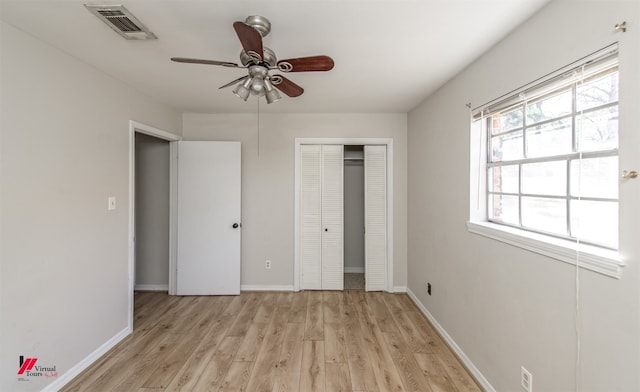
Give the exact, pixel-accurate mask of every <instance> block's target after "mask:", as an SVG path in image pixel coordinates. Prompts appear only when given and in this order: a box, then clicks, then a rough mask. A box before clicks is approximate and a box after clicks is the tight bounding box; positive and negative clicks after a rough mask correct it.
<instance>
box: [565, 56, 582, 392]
mask: <svg viewBox="0 0 640 392" xmlns="http://www.w3.org/2000/svg"><path fill="white" fill-rule="evenodd" d="M584 71H585V66H584V65H583V66H582V68H581V70H580V72H581V78H580V80H579V81H578V82H577V83H576V90H577V87H578V86H579V85H580V84H582V83H584ZM574 97H576V98H574V101H575V100H577V93H576V94H574ZM575 105H576V108H577V102H575ZM583 114H584V109H582V110H580V115H579V116H580V119H581V120H582V116H583ZM576 125H577V124H575V125H574V126H576ZM580 127H581V128H582V121H580ZM581 130H582V129H579V130H578V129H576V132H574V135H575V136H576V137H578V138H577V140H576V141H575V143H576V144H575V145H576V148H577V149H578V152H579V155H578V184H577V185H578V200H577V201H578V206H579V209H578V213H577V215H576V217H575V222H576V233H577V235H576V276H575V287H576V292H575V296H576V309H575V329H576V374H575V379H576V380H575V382H576V392H579V391H580V356H581V349H582V347H581V345H582V326H581V313H580V237H581V233H580V218H581V217H582V210H583V209H584V206H583V205H582V148H581V146H580V139H579V135H580V132H577V131H581ZM569 170H570V168H569Z"/></svg>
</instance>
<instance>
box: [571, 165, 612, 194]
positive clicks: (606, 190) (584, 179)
mask: <svg viewBox="0 0 640 392" xmlns="http://www.w3.org/2000/svg"><path fill="white" fill-rule="evenodd" d="M571 196H575V197H578V196H582V197H601V198H608V199H617V198H618V157H602V158H589V159H582V160H578V159H574V160H572V161H571Z"/></svg>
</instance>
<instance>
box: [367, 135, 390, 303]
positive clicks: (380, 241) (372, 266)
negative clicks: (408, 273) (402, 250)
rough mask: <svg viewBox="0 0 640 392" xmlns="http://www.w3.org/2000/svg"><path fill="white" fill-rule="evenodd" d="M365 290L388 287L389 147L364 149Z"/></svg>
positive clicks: (378, 289) (379, 289) (377, 289)
mask: <svg viewBox="0 0 640 392" xmlns="http://www.w3.org/2000/svg"><path fill="white" fill-rule="evenodd" d="M364 205H365V207H364V208H365V210H364V211H365V212H364V216H365V237H364V243H365V249H364V257H365V290H366V291H381V290H386V288H387V281H386V278H387V272H386V271H387V146H364Z"/></svg>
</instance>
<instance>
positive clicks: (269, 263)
mask: <svg viewBox="0 0 640 392" xmlns="http://www.w3.org/2000/svg"><path fill="white" fill-rule="evenodd" d="M264 268H265V269H271V260H265V261H264Z"/></svg>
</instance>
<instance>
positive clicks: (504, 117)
mask: <svg viewBox="0 0 640 392" xmlns="http://www.w3.org/2000/svg"><path fill="white" fill-rule="evenodd" d="M522 117H523V114H522V106H520V107H518V108H516V109H514V110H511V111H509V112H507V113H496V114H494V115H493V116H492V117H491V133H492V134H493V135H495V134H498V133H502V132H506V131H509V130H511V129H516V128H521V127H522Z"/></svg>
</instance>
